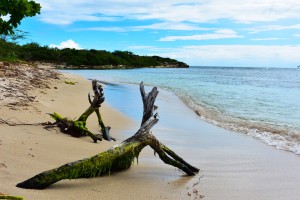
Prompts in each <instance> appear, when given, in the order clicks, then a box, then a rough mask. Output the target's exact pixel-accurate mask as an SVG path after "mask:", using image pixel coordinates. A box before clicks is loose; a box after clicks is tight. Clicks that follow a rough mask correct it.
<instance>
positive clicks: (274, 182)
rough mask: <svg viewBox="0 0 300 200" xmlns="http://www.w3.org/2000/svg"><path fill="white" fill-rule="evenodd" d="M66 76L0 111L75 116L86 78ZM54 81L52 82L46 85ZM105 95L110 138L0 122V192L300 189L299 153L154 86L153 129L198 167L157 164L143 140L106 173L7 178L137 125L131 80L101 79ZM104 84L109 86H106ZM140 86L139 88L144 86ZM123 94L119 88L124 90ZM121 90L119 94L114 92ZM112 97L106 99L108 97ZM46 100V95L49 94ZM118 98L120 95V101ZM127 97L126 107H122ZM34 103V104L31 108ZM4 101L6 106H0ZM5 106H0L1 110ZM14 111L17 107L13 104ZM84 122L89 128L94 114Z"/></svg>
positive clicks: (23, 116)
mask: <svg viewBox="0 0 300 200" xmlns="http://www.w3.org/2000/svg"><path fill="white" fill-rule="evenodd" d="M64 76H65V77H66V78H67V81H72V82H76V84H75V85H69V84H66V83H64V80H60V81H58V82H53V83H52V84H51V89H47V90H41V91H46V94H44V93H41V91H40V90H37V100H38V101H39V102H35V103H34V105H31V106H29V108H28V110H9V108H3V106H1V107H0V109H1V115H3V114H4V117H5V118H8V117H10V116H9V115H11V116H16V115H17V116H18V119H19V120H21V121H23V120H24V122H25V120H26V122H36V120H37V119H38V120H39V122H41V121H45V120H46V121H48V120H49V119H50V118H49V117H48V116H47V115H45V114H43V113H46V112H50V113H51V112H55V111H58V112H59V113H60V114H61V115H64V116H69V117H71V118H74V117H78V115H80V114H81V113H82V112H83V111H84V109H86V108H87V106H88V100H87V93H88V92H91V91H92V89H91V83H90V81H88V80H86V79H85V78H82V77H78V76H74V75H70V74H67V73H64ZM54 87H57V89H54ZM104 88H105V89H107V90H105V92H104V95H105V97H107V98H106V103H105V104H104V106H103V107H101V109H100V111H101V113H102V115H103V120H104V122H105V123H106V124H107V125H110V126H112V132H111V134H112V136H114V137H116V138H117V142H107V141H102V142H98V143H97V144H94V143H93V142H92V141H91V139H90V138H89V137H84V138H73V137H71V136H69V135H65V134H62V133H60V132H56V131H54V130H52V131H47V130H45V129H43V128H42V127H38V126H15V127H10V126H7V125H4V124H0V129H1V131H0V163H1V164H2V165H0V193H5V194H9V195H16V196H23V197H25V199H46V200H47V199H99V198H104V199H105V198H107V199H141V198H143V199H175V200H177V199H178V200H179V199H195V198H196V197H197V198H198V199H200V198H203V199H216V200H217V199H225V200H227V199H228V200H229V199H230V200H232V199H258V200H266V199H270V200H273V199H297V198H298V197H299V195H300V191H299V190H298V188H299V187H300V183H299V181H298V180H299V178H300V169H299V167H298V166H299V165H300V159H299V157H297V156H296V155H294V154H291V153H288V152H284V151H279V150H276V149H274V148H273V147H270V146H267V145H265V144H263V143H262V142H261V141H258V140H257V139H254V138H250V137H248V136H246V135H242V134H239V133H236V132H233V131H227V130H225V129H222V128H219V127H216V126H214V125H212V124H209V123H207V122H204V121H202V120H201V119H200V118H199V117H198V116H197V115H196V114H195V113H194V111H192V110H191V109H190V108H189V107H188V106H187V105H185V104H184V103H183V102H182V101H181V100H180V99H179V98H178V97H177V96H175V95H174V94H172V93H171V92H167V91H163V90H160V89H159V91H160V93H159V95H158V99H157V105H158V106H159V111H158V112H159V117H160V121H159V123H158V124H157V125H156V126H155V127H154V128H153V134H155V136H157V138H158V139H160V140H161V141H162V142H163V143H164V144H166V145H167V146H169V147H170V148H172V149H173V150H174V151H176V153H178V154H179V155H180V156H181V157H182V158H184V159H185V160H187V161H188V162H190V163H191V164H193V165H195V166H197V167H200V169H201V171H200V173H199V174H197V175H196V176H194V177H188V176H184V175H183V173H182V172H180V171H178V170H174V168H173V167H171V166H168V165H165V164H164V163H162V162H161V161H160V160H159V158H155V156H154V155H153V151H152V150H151V149H150V148H145V149H144V150H143V151H142V152H141V154H140V156H139V162H138V164H137V163H136V162H135V164H134V165H133V166H132V167H131V168H130V169H128V170H125V171H122V172H117V173H113V174H111V175H110V176H104V177H96V178H92V179H77V180H63V181H60V182H58V183H56V184H54V185H52V186H50V187H49V188H47V189H45V190H25V189H20V188H16V187H15V185H16V184H17V183H18V182H21V181H23V180H25V179H27V178H29V177H31V176H33V175H36V174H37V173H40V172H42V171H45V170H47V169H51V168H54V167H58V166H60V165H62V164H65V163H67V162H71V161H75V160H78V159H83V158H85V157H90V156H93V155H95V154H97V153H99V152H102V151H104V150H107V149H108V148H109V147H111V146H113V145H115V144H118V143H120V142H121V141H122V140H123V139H125V138H127V137H128V135H130V136H131V135H132V134H133V133H135V131H136V130H137V129H136V128H138V126H139V120H140V119H139V117H138V115H139V114H138V113H137V112H142V110H141V108H139V106H138V104H141V99H140V94H139V91H138V88H137V87H136V88H135V87H134V88H127V87H126V85H121V87H115V88H113V89H109V88H108V86H104ZM108 89H109V90H108ZM146 90H147V88H146ZM126 94H127V95H128V96H124V95H126ZM118 95H119V96H120V95H121V96H122V99H120V98H118ZM110 96H111V97H113V99H115V100H117V101H116V102H113V101H112V100H111V97H110ZM52 100H54V101H52ZM125 100H128V101H127V102H125ZM117 104H123V105H126V107H127V108H126V109H128V110H129V112H132V113H133V115H136V118H135V117H130V118H131V119H130V118H129V117H128V116H127V115H125V114H124V113H123V111H122V110H120V109H119V108H118V107H116V106H115V105H117ZM131 104H132V106H133V107H130V106H131ZM34 108H35V109H34ZM5 109H6V110H5ZM3 111H5V112H3ZM20 111H22V112H20ZM91 118H92V119H91V121H88V127H89V128H90V129H91V130H92V131H97V130H98V127H97V122H96V121H93V120H96V117H95V116H91Z"/></svg>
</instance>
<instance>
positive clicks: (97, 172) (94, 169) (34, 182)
mask: <svg viewBox="0 0 300 200" xmlns="http://www.w3.org/2000/svg"><path fill="white" fill-rule="evenodd" d="M140 91H141V96H142V100H143V104H144V112H143V119H142V122H143V123H142V125H141V127H140V129H139V130H138V131H137V132H136V133H135V134H134V135H133V136H132V137H130V138H128V139H126V140H124V141H123V142H122V143H121V144H119V145H117V146H114V147H112V148H110V149H108V150H107V151H105V152H102V153H99V154H97V155H95V156H93V157H90V158H86V159H83V160H78V161H75V162H71V163H67V164H65V165H62V166H60V167H58V168H55V169H51V170H48V171H45V172H42V173H40V174H38V175H36V176H34V177H32V178H30V179H28V180H26V181H24V182H21V183H19V184H17V187H20V188H27V189H44V188H46V187H48V186H50V185H52V184H53V183H56V182H58V181H60V180H63V179H77V178H90V177H96V176H101V175H104V174H110V173H112V172H113V171H115V170H124V169H127V168H129V167H130V166H131V165H132V163H133V161H134V158H138V156H139V153H140V152H141V150H142V149H143V148H144V147H145V146H147V145H149V146H150V147H151V148H152V149H153V150H154V151H155V152H156V153H157V154H158V155H159V158H160V159H161V160H162V161H163V162H165V163H166V164H169V165H172V166H174V167H177V168H179V169H180V170H182V171H184V172H185V173H186V174H187V175H195V173H196V172H198V171H199V169H198V168H196V167H193V166H192V165H190V164H188V163H187V162H186V161H184V160H183V159H182V158H180V157H179V156H178V155H177V154H176V153H174V152H173V151H172V150H171V149H169V148H168V147H167V146H165V145H164V144H162V143H161V142H159V141H158V140H157V139H156V138H155V136H154V135H152V134H151V133H150V129H151V128H152V127H153V126H154V125H155V124H156V123H157V122H158V119H157V113H155V114H154V111H155V110H156V108H157V107H156V106H155V105H154V102H155V99H156V96H157V94H158V91H157V89H156V88H153V89H152V91H151V92H150V93H149V94H146V93H145V90H144V86H143V83H141V85H140Z"/></svg>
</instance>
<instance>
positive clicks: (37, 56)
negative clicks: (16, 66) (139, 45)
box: [0, 39, 188, 69]
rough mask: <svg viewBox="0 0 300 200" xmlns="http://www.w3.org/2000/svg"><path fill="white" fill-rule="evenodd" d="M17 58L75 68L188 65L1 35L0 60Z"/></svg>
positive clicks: (120, 52)
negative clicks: (22, 42)
mask: <svg viewBox="0 0 300 200" xmlns="http://www.w3.org/2000/svg"><path fill="white" fill-rule="evenodd" d="M9 52H13V55H11V53H9ZM13 58H17V59H20V60H24V61H44V62H51V63H57V64H66V65H68V66H71V68H72V66H73V67H75V68H84V67H85V68H97V69H101V68H103V69H106V68H139V67H155V66H163V65H174V66H175V65H176V67H188V65H186V64H185V63H183V62H179V61H177V60H174V59H170V58H162V57H159V56H138V55H135V54H133V53H132V52H129V51H114V52H109V51H104V50H95V49H91V50H85V49H80V50H77V49H68V48H67V49H58V48H50V47H48V46H40V45H39V44H37V43H29V44H26V45H23V46H21V45H18V44H16V43H13V42H8V41H5V40H3V39H2V40H1V39H0V60H1V59H2V60H11V59H13Z"/></svg>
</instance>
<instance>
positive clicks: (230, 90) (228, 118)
mask: <svg viewBox="0 0 300 200" xmlns="http://www.w3.org/2000/svg"><path fill="white" fill-rule="evenodd" d="M70 72H71V73H75V74H79V75H81V76H84V77H86V78H91V79H98V80H101V81H106V82H111V83H127V84H135V85H136V84H139V83H140V82H141V81H144V83H145V84H146V85H151V86H158V87H161V88H163V89H166V90H168V91H171V92H173V93H175V94H176V95H177V96H179V97H180V98H181V99H182V100H183V101H184V102H185V103H186V104H187V105H188V106H189V107H191V108H192V109H193V110H195V111H197V113H198V114H199V116H200V117H201V118H202V119H204V120H205V121H208V122H210V123H213V124H215V125H217V126H220V127H223V128H226V129H230V130H235V131H239V132H243V133H246V134H248V135H251V136H254V137H257V138H259V139H262V140H263V141H264V142H266V143H267V144H269V145H273V146H275V147H276V148H278V149H283V150H288V151H292V152H294V153H296V154H300V70H297V69H275V68H274V69H267V68H229V67H226V68H221V67H191V68H189V69H134V70H103V71H96V70H70ZM118 87H124V88H123V90H122V89H120V88H118ZM126 87H127V86H125V85H123V86H122V85H108V86H107V89H108V90H115V91H114V92H113V93H111V94H113V95H114V96H113V97H108V96H107V98H110V100H109V102H111V103H112V105H113V106H116V105H121V104H122V103H120V102H115V103H113V102H114V101H124V98H127V100H128V101H129V102H135V103H134V104H136V102H137V101H136V100H134V99H130V98H132V96H133V95H130V92H134V90H132V89H129V88H127V89H125V88H126ZM137 88H138V87H137ZM124 89H125V90H124ZM137 92H138V89H137ZM125 93H126V94H125ZM128 94H129V95H128ZM106 95H109V93H107V94H106ZM127 105H128V104H127ZM118 109H121V111H123V112H125V113H126V109H129V108H128V106H124V108H118ZM122 109H123V110H122ZM140 110H141V108H140ZM127 113H128V114H129V115H135V116H130V117H133V118H135V119H139V114H134V113H135V112H127ZM137 113H138V112H137ZM140 115H141V114H140Z"/></svg>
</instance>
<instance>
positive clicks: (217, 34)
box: [159, 29, 243, 41]
mask: <svg viewBox="0 0 300 200" xmlns="http://www.w3.org/2000/svg"><path fill="white" fill-rule="evenodd" d="M242 37H243V36H241V35H238V34H237V33H236V32H235V31H233V30H229V29H222V30H217V31H214V33H209V34H198V35H189V36H167V37H163V38H161V39H160V40H159V41H176V40H217V39H228V38H242Z"/></svg>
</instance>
